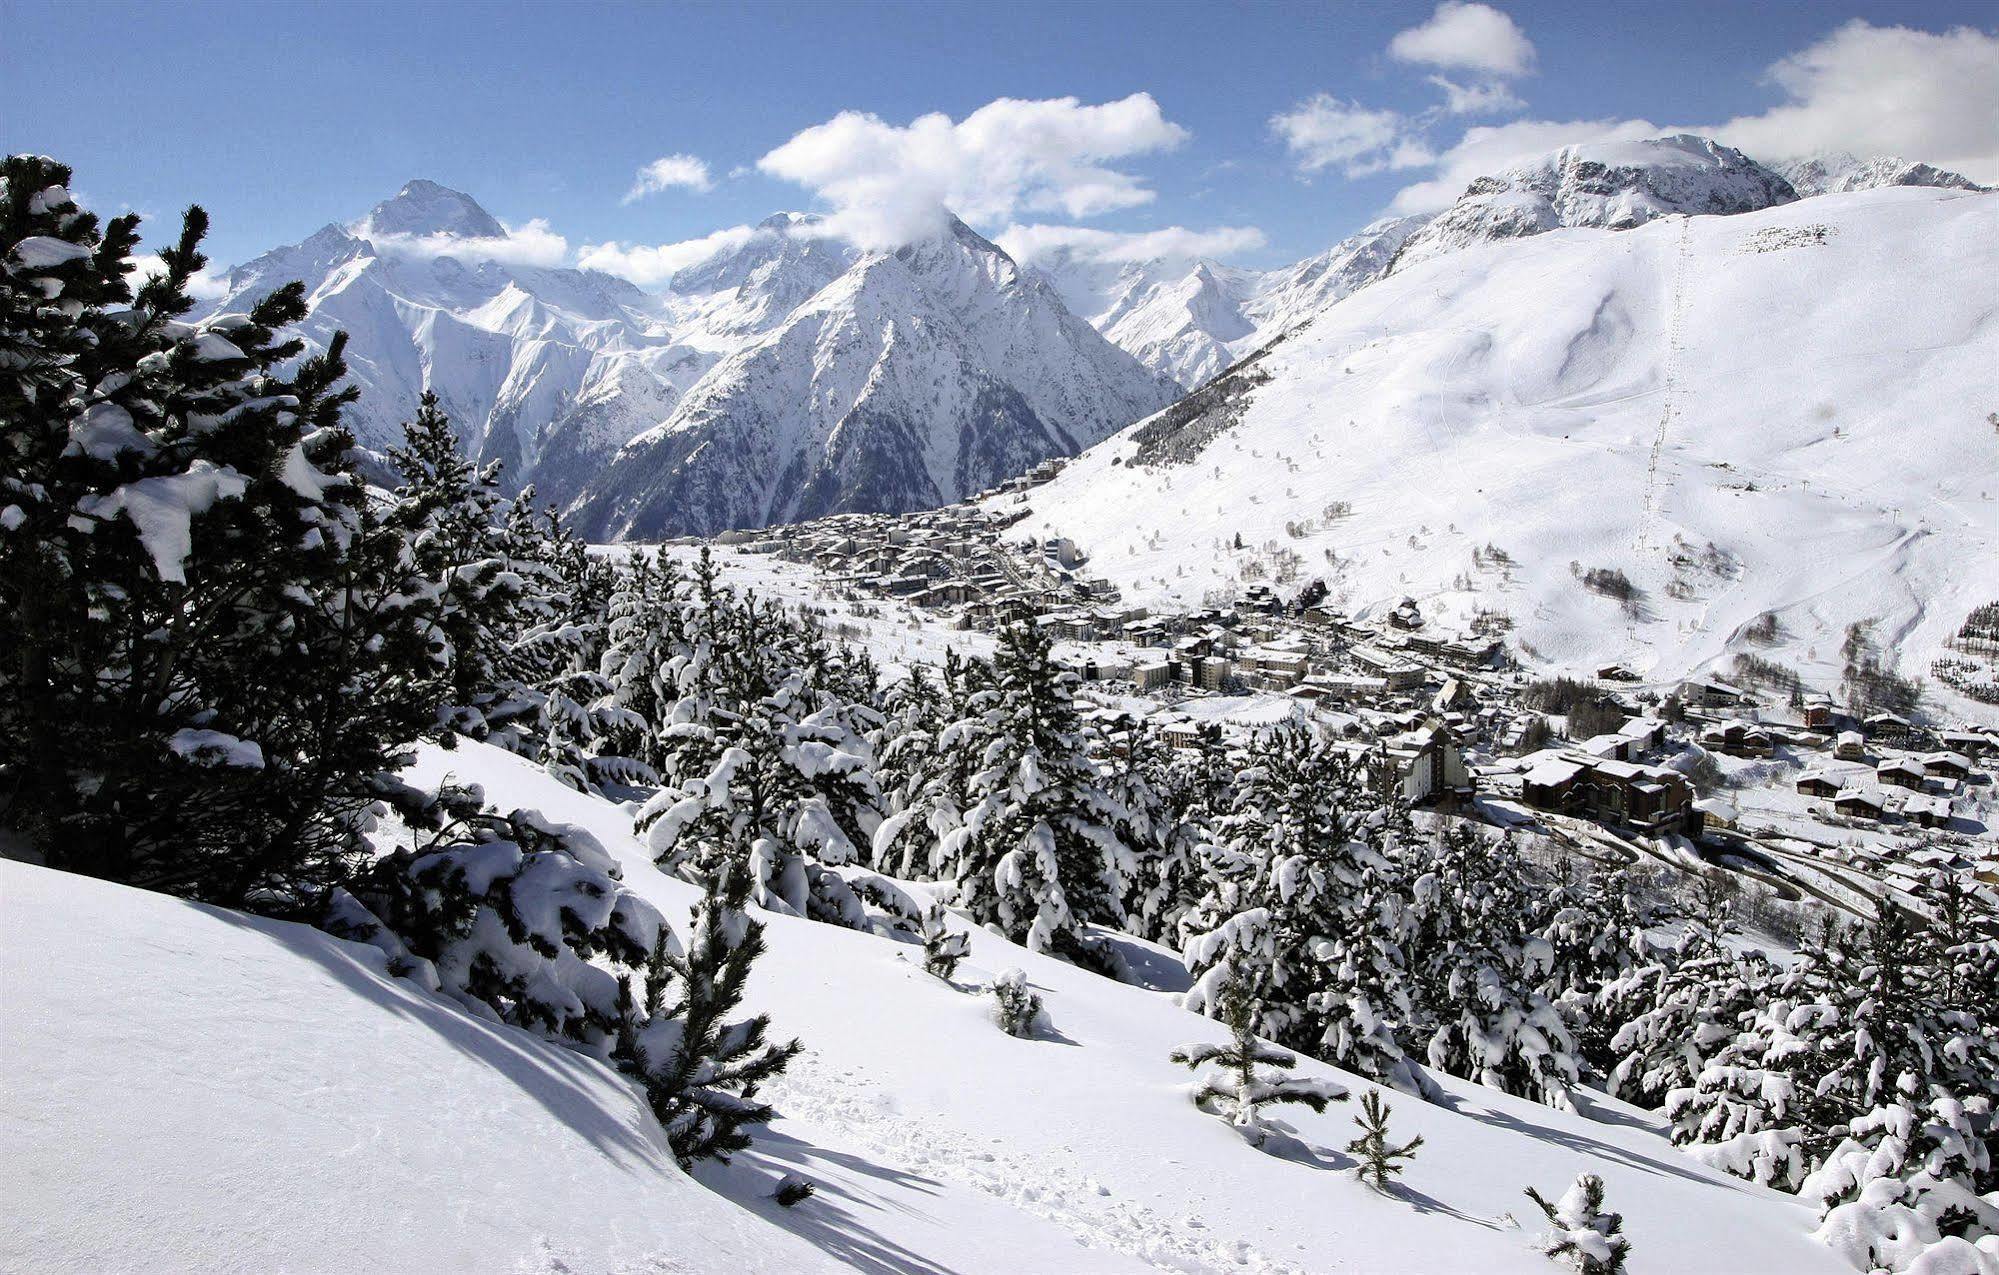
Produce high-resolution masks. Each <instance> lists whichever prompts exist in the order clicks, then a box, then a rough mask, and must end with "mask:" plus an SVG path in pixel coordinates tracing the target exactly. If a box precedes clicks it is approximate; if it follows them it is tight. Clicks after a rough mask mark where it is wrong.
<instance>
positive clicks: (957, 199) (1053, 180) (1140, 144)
mask: <svg viewBox="0 0 1999 1275" xmlns="http://www.w3.org/2000/svg"><path fill="white" fill-rule="evenodd" d="M1187 137H1188V133H1187V130H1186V129H1184V128H1181V127H1180V126H1179V125H1178V124H1175V123H1173V122H1172V121H1170V120H1168V119H1167V118H1166V117H1165V115H1164V114H1163V113H1162V112H1161V111H1160V109H1159V104H1158V103H1157V102H1155V101H1154V100H1153V99H1152V96H1151V95H1150V94H1147V93H1134V94H1132V95H1131V96H1130V97H1127V98H1123V99H1120V100H1118V101H1115V102H1105V103H1103V104H1101V105H1096V106H1089V105H1085V104H1083V103H1082V102H1080V101H1078V100H1077V99H1076V98H1073V97H1064V98H1052V99H1048V100H1043V101H1024V100H1021V99H1017V98H1000V99H998V100H996V101H993V102H989V103H987V104H986V105H984V106H982V107H980V108H979V109H978V110H976V111H973V112H972V113H971V114H970V115H967V116H966V117H965V118H964V119H962V120H959V121H955V122H954V121H953V120H952V119H951V118H950V117H949V116H947V115H944V114H942V113H933V114H930V115H924V116H920V117H918V118H917V119H915V120H913V121H911V122H910V123H909V124H908V125H907V126H898V125H894V124H889V123H887V122H885V121H884V120H882V119H881V118H880V117H879V116H876V115H871V114H865V113H862V112H859V111H843V112H841V113H840V114H839V115H836V116H834V117H833V118H832V119H830V120H828V121H826V122H825V123H823V124H817V125H814V126H813V127H811V128H808V129H806V130H804V131H803V132H801V133H798V134H797V135H796V136H794V137H792V138H791V140H790V141H787V142H785V143H784V144H783V145H782V146H779V147H778V148H777V149H775V150H773V151H771V152H770V153H769V154H767V155H765V156H764V157H763V158H762V159H761V160H759V161H758V162H757V167H758V168H760V169H762V170H763V171H764V172H765V173H768V174H770V175H771V176H773V177H779V178H782V179H784V180H786V181H790V182H795V183H797V184H798V185H801V186H804V187H806V188H807V189H809V190H811V191H812V192H813V193H814V194H816V195H818V196H819V197H820V198H821V199H824V200H825V201H827V202H828V203H830V204H831V205H832V206H833V213H832V215H831V216H830V217H829V218H827V221H826V229H827V231H828V232H829V233H832V234H836V235H840V236H843V237H845V238H847V239H849V240H851V241H852V242H854V243H856V244H858V245H859V246H861V247H863V248H871V249H879V248H889V247H895V246H898V245H900V244H903V243H907V242H909V241H911V240H913V239H917V238H921V237H923V236H924V235H926V234H932V233H935V232H936V231H937V230H938V229H940V228H941V227H942V225H943V224H944V216H945V213H946V210H949V211H950V212H955V213H957V214H958V215H959V216H961V217H964V218H965V219H966V220H967V221H972V222H979V223H984V224H991V223H994V222H997V221H1000V220H1003V219H1005V218H1009V217H1012V216H1014V215H1016V214H1018V213H1022V212H1027V213H1037V212H1039V213H1061V214H1064V215H1066V216H1070V217H1089V216H1094V215H1096V214H1099V213H1105V212H1111V211H1114V210H1116V209H1120V208H1130V207H1133V206H1135V205H1139V204H1144V203H1148V202H1150V201H1151V200H1152V199H1153V198H1154V195H1153V192H1152V191H1151V190H1150V189H1149V188H1147V186H1146V185H1145V184H1144V182H1143V181H1141V180H1140V179H1139V178H1137V177H1135V176H1133V175H1132V174H1130V173H1128V172H1125V171H1123V170H1121V169H1119V168H1115V167H1112V162H1113V161H1118V160H1126V159H1131V158H1133V157H1135V156H1140V155H1147V154H1152V153H1155V152H1158V151H1165V150H1171V149H1173V148H1174V147H1176V146H1178V145H1179V144H1180V143H1181V142H1183V141H1185V140H1186V139H1187Z"/></svg>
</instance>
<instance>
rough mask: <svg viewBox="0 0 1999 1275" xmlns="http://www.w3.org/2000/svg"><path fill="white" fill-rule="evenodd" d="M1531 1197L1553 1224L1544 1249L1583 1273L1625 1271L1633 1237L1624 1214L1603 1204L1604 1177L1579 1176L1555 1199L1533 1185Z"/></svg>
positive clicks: (1603, 1274)
mask: <svg viewBox="0 0 1999 1275" xmlns="http://www.w3.org/2000/svg"><path fill="white" fill-rule="evenodd" d="M1527 1198H1528V1199H1530V1200H1532V1201H1534V1203H1535V1204H1536V1205H1538V1206H1539V1207H1540V1209H1541V1212H1543V1213H1545V1214H1546V1215H1547V1217H1548V1225H1549V1226H1550V1227H1551V1228H1552V1229H1551V1230H1550V1231H1549V1233H1548V1235H1547V1237H1546V1238H1545V1239H1544V1240H1543V1241H1542V1246H1541V1249H1542V1252H1544V1253H1546V1254H1547V1255H1548V1256H1550V1257H1553V1258H1559V1259H1561V1260H1563V1261H1566V1262H1567V1263H1568V1264H1569V1265H1571V1266H1573V1267H1574V1268H1575V1269H1576V1270H1577V1271H1578V1272H1580V1275H1622V1272H1623V1270H1624V1259H1625V1256H1626V1255H1627V1254H1629V1253H1630V1252H1631V1241H1630V1240H1628V1239H1626V1238H1625V1237H1624V1234H1623V1232H1624V1215H1623V1214H1621V1213H1607V1212H1605V1211H1604V1207H1603V1179H1602V1178H1600V1177H1598V1176H1597V1175H1596V1174H1594V1173H1585V1174H1582V1175H1580V1176H1578V1177H1577V1178H1576V1181H1575V1185H1574V1186H1571V1187H1570V1188H1569V1189H1568V1190H1567V1191H1566V1192H1564V1193H1563V1195H1562V1198H1561V1199H1560V1200H1558V1201H1556V1202H1555V1203H1552V1204H1551V1203H1549V1202H1548V1200H1547V1198H1546V1197H1545V1196H1543V1195H1542V1194H1541V1193H1540V1192H1539V1191H1536V1190H1535V1189H1534V1188H1533V1187H1531V1186H1530V1187H1528V1188H1527Z"/></svg>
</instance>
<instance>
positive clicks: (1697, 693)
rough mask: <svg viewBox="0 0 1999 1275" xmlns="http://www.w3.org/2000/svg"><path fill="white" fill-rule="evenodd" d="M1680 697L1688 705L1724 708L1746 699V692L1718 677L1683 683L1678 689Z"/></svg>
mask: <svg viewBox="0 0 1999 1275" xmlns="http://www.w3.org/2000/svg"><path fill="white" fill-rule="evenodd" d="M1680 696H1681V698H1682V699H1684V700H1686V701H1687V702H1688V703H1691V704H1700V705H1702V706H1704V707H1707V708H1725V707H1728V706H1729V705H1732V704H1740V703H1741V702H1742V701H1743V700H1744V699H1746V698H1748V695H1747V692H1745V691H1744V690H1743V689H1742V688H1741V687H1739V686H1736V685H1734V684H1733V683H1730V682H1724V681H1722V680H1721V679H1720V678H1718V677H1710V678H1707V679H1705V680H1703V681H1698V682H1687V683H1684V684H1682V685H1681V687H1680Z"/></svg>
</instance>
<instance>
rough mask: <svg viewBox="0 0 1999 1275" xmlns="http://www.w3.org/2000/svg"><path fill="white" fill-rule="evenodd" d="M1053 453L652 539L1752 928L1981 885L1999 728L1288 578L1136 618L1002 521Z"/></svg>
mask: <svg viewBox="0 0 1999 1275" xmlns="http://www.w3.org/2000/svg"><path fill="white" fill-rule="evenodd" d="M1063 464H1064V462H1063V461H1062V460H1060V459H1057V460H1050V461H1047V462H1044V463H1042V464H1041V465H1040V466H1038V467H1036V468H1035V469H1034V470H1032V471H1030V472H1029V473H1027V474H1024V475H1022V476H1021V477H1019V478H1016V479H1013V480H1011V481H1010V482H1009V483H1007V484H1005V485H1003V486H1001V487H999V488H996V489H994V490H992V491H988V492H982V493H980V494H979V495H978V496H975V497H973V498H971V499H968V500H965V501H961V502H958V503H956V504H953V505H949V506H945V507H943V508H940V509H934V510H927V511H922V512H918V513H911V514H902V515H885V514H839V515H834V516H831V517H827V518H822V519H819V520H816V521H812V522H805V523H799V524H793V525H786V526H775V527H766V528H762V529H759V530H755V531H745V532H731V533H724V534H723V535H721V536H719V537H715V538H714V539H712V540H711V541H707V542H700V541H696V540H692V539H689V540H685V541H681V542H678V543H677V544H669V545H668V546H667V547H666V549H667V552H669V553H679V554H691V553H693V552H696V546H697V545H701V546H703V547H711V546H712V548H713V550H714V552H715V553H716V555H717V560H718V562H719V563H720V565H721V567H722V570H723V571H724V573H725V575H728V576H731V577H732V578H737V579H741V580H743V581H744V582H745V583H754V585H755V586H756V587H758V588H760V589H763V590H767V591H769V592H771V593H773V594H776V595H778V596H782V597H786V598H788V599H789V600H791V601H792V602H794V603H797V604H800V605H803V606H805V607H807V608H808V609H811V610H814V611H817V612H819V613H820V614H821V616H822V619H823V620H824V622H826V623H827V624H828V625H829V626H830V627H832V628H833V629H834V630H835V631H836V632H837V633H839V634H840V635H841V636H843V637H845V638H848V639H850V640H858V641H860V642H861V643H862V644H863V645H864V646H867V647H868V648H869V649H870V650H871V651H873V652H874V653H875V654H876V657H877V658H878V659H879V660H881V661H882V662H884V663H885V664H887V665H894V664H897V663H900V662H925V661H932V660H935V659H937V658H941V654H942V651H943V650H944V649H945V648H946V647H957V648H959V649H961V650H962V651H965V652H967V653H988V652H989V650H990V646H991V641H992V638H991V635H992V634H993V633H995V632H996V631H997V630H998V629H999V628H1000V627H1001V626H1002V625H1004V624H1006V623H1009V622H1012V621H1015V620H1024V621H1029V622H1032V623H1034V624H1037V625H1040V626H1042V627H1043V628H1044V630H1045V631H1046V633H1047V634H1048V636H1049V638H1050V639H1051V642H1052V643H1053V644H1054V650H1055V658H1056V659H1057V661H1058V662H1059V663H1061V664H1062V665H1064V666H1065V667H1067V668H1068V669H1069V670H1070V671H1072V672H1073V673H1074V674H1076V676H1077V678H1078V679H1079V683H1080V686H1079V698H1080V699H1081V700H1082V701H1083V703H1084V704H1085V705H1086V707H1087V709H1088V715H1090V716H1091V717H1093V718H1095V719H1096V720H1097V722H1098V725H1099V726H1100V728H1101V735H1102V738H1103V739H1104V740H1105V746H1106V748H1108V749H1111V750H1117V749H1119V748H1121V747H1122V746H1123V745H1122V744H1121V743H1120V742H1119V741H1120V740H1121V739H1122V738H1123V737H1124V734H1125V732H1127V731H1130V730H1132V729H1144V730H1148V731H1151V732H1153V733H1154V734H1155V735H1156V738H1157V739H1158V741H1159V742H1161V743H1162V744H1164V745H1165V746H1167V747H1170V748H1176V749H1200V748H1208V747H1222V748H1227V747H1230V746H1234V745H1240V744H1242V743H1244V742H1246V741H1247V740H1248V739H1249V738H1251V737H1253V736H1254V735H1256V734H1257V733H1259V732H1261V731H1264V730H1268V729H1270V728H1271V727H1273V726H1276V725H1278V724H1281V723H1285V722H1298V723H1306V724H1310V725H1311V726H1312V727H1313V728H1314V729H1315V730H1317V731H1318V732H1319V733H1321V734H1324V735H1326V736H1328V737H1330V738H1334V739H1338V740H1341V741H1343V742H1344V743H1345V744H1346V745H1347V746H1348V747H1350V748H1352V749H1353V750H1354V751H1355V752H1356V753H1369V754H1373V755H1376V756H1378V757H1381V758H1385V759H1386V760H1387V761H1388V762H1389V763H1390V765H1391V766H1392V767H1393V771H1394V782H1395V784H1396V787H1397V790H1398V791H1399V794H1400V796H1401V798H1402V799H1403V800H1405V801H1406V802H1408V803H1409V805H1410V806H1411V807H1412V808H1414V809H1416V810H1418V811H1419V812H1420V811H1435V812H1442V813H1449V814H1454V815H1458V816H1461V817H1467V818H1472V819H1476V820H1479V821H1482V822H1485V823H1488V824H1491V825H1496V826H1499V827H1503V828H1509V829H1513V830H1516V832H1518V833H1519V834H1520V835H1522V836H1523V837H1527V838H1529V839H1534V840H1537V841H1538V842H1539V843H1541V844H1542V845H1543V846H1544V847H1545V848H1548V849H1549V850H1550V851H1551V852H1552V853H1556V854H1560V853H1577V854H1580V855H1582V856H1584V857H1586V858H1590V859H1594V860H1595V861H1598V862H1603V863H1619V862H1621V863H1638V864H1648V863H1649V864H1651V865H1653V866H1657V867H1662V868H1675V867H1677V868H1686V867H1691V866H1694V865H1695V864H1697V863H1700V862H1706V863H1712V864H1719V865H1722V866H1725V867H1728V868H1730V869H1732V870H1733V871H1734V873H1735V874H1736V879H1737V880H1738V881H1739V882H1740V883H1741V885H1742V887H1743V893H1744V898H1745V906H1746V908H1747V910H1750V911H1752V912H1754V913H1756V914H1757V915H1759V916H1760V917H1761V919H1762V921H1763V923H1764V924H1765V925H1766V926H1767V927H1769V928H1772V929H1777V930H1785V929H1789V928H1791V926H1792V925H1794V924H1795V923H1796V920H1797V918H1798V917H1799V916H1800V915H1802V913H1800V912H1799V911H1797V910H1795V909H1793V908H1790V907H1788V906H1787V905H1788V904H1794V903H1799V902H1802V901H1804V900H1805V899H1807V898H1810V899H1812V900H1815V901H1817V902H1820V903H1830V904H1832V905H1834V906H1838V907H1843V908H1845V909H1847V910H1849V911H1853V910H1858V909H1860V908H1864V907H1865V906H1867V901H1868V900H1870V899H1872V898H1876V897H1879V896H1880V895H1882V894H1883V893H1884V892H1885V891H1891V890H1894V889H1895V888H1896V886H1897V885H1898V883H1902V884H1905V883H1907V882H1910V881H1913V880H1915V879H1916V878H1917V877H1918V876H1919V875H1920V874H1922V873H1923V872H1926V871H1929V870H1932V869H1934V868H1937V867H1940V866H1955V867H1959V868H1964V867H1970V868H1972V869H1974V870H1975V871H1976V872H1977V875H1978V876H1979V877H1980V878H1981V879H1982V880H1984V881H1985V882H1987V883H1988V884H1991V885H1994V886H1995V887H1999V844H1995V842H1994V841H1993V840H1992V839H1991V837H1990V835H1989V830H1990V828H1991V826H1992V822H1993V819H1994V817H1995V815H1999V794H1995V789H1994V784H1993V777H1992V767H1993V766H1995V765H1999V730H1994V729H1992V728H1990V727H1980V726H1976V725H1972V724H1962V725H1960V726H1958V727H1956V728H1948V727H1938V726H1935V725H1932V724H1918V723H1917V722H1915V721H1912V720H1911V719H1910V718H1909V717H1907V716H1903V715H1899V714H1896V713H1893V712H1885V711H1872V712H1865V713H1860V714H1857V715H1856V713H1854V712H1852V711H1849V710H1848V709H1847V708H1846V707H1845V706H1842V705H1839V704H1836V703H1835V702H1834V701H1833V699H1832V698H1830V697H1829V696H1827V695H1824V694H1805V693H1803V692H1802V691H1801V690H1800V689H1799V688H1796V687H1793V688H1791V689H1790V691H1789V692H1786V691H1784V690H1783V689H1781V688H1777V689H1774V690H1773V689H1772V688H1768V687H1765V686H1762V685H1752V684H1749V683H1750V682H1751V681H1752V680H1753V679H1742V680H1727V679H1723V678H1720V677H1702V678H1698V679H1694V680H1689V681H1684V682H1676V683H1672V684H1666V685H1661V684H1648V683H1646V682H1645V681H1643V680H1641V679H1640V678H1639V677H1638V675H1636V674H1634V673H1633V672H1631V671H1629V670H1628V669H1626V668H1624V667H1622V666H1620V665H1610V666H1604V667H1601V668H1598V669H1595V670H1593V674H1594V675H1593V676H1589V677H1572V676H1548V675H1542V674H1537V673H1536V672H1534V671H1532V670H1530V669H1527V668H1524V667H1522V665H1521V663H1520V662H1519V660H1518V659H1517V657H1516V655H1515V654H1514V653H1513V652H1511V651H1510V650H1509V649H1508V646H1507V644H1506V642H1505V634H1504V628H1505V626H1504V625H1481V624H1477V623H1476V622H1475V623H1474V625H1473V626H1472V627H1473V628H1474V629H1476V630H1477V631H1442V626H1440V625H1438V624H1436V623H1433V622H1432V621H1431V620H1429V619H1427V618H1426V617H1425V615H1424V614H1423V610H1422V608H1421V606H1420V605H1419V604H1418V603H1417V602H1416V601H1414V600H1410V599H1403V600H1402V601H1401V602H1400V603H1399V604H1398V605H1396V606H1394V607H1392V608H1387V609H1385V610H1383V611H1381V613H1379V614H1375V615H1369V616H1367V617H1366V618H1356V617H1354V616H1349V615H1347V614H1344V613H1342V612H1341V611H1340V610H1338V609H1336V608H1334V607H1332V606H1330V605H1328V604H1327V602H1326V600H1325V598H1324V597H1323V596H1322V595H1323V589H1315V588H1314V587H1313V586H1312V585H1310V584H1309V583H1308V584H1307V585H1306V586H1305V587H1304V589H1303V590H1302V591H1299V590H1291V591H1290V592H1292V593H1293V594H1294V596H1293V597H1291V598H1289V599H1287V598H1286V597H1285V596H1283V594H1284V591H1281V590H1280V589H1278V588H1277V587H1274V586H1273V585H1271V584H1269V583H1264V582H1259V583H1250V584H1248V585H1246V586H1245V587H1243V588H1242V589H1241V590H1240V591H1239V592H1237V593H1236V594H1235V596H1233V597H1232V598H1230V599H1227V600H1225V601H1224V600H1220V599H1217V600H1216V603H1217V604H1216V605H1211V606H1204V607H1202V608H1199V609H1195V610H1187V611H1179V612H1172V613H1161V612H1158V611H1154V610H1150V609H1148V608H1147V607H1144V606H1139V605H1133V604H1130V603H1128V602H1126V601H1124V600H1123V599H1122V598H1121V597H1120V593H1119V590H1118V588H1117V587H1116V586H1115V585H1114V584H1112V583H1110V582H1109V581H1107V580H1104V579H1101V578H1098V577H1095V576H1093V575H1092V574H1091V573H1090V570H1089V559H1088V556H1087V553H1086V552H1085V550H1084V549H1083V547H1081V546H1079V545H1077V544H1075V543H1074V542H1072V541H1070V540H1067V539H1060V538H1051V539H1045V540H1037V539H1035V538H1033V537H1030V536H1023V535H1020V534H1018V533H1017V532H1015V530H1014V528H1015V525H1016V524H1017V523H1018V522H1019V521H1020V519H1021V517H1022V514H1021V513H1020V512H1017V511H1016V510H1017V509H1018V506H1016V505H1014V504H1013V503H1012V502H1011V501H1008V500H1005V499H1003V498H1004V497H1008V496H1011V495H1013V494H1015V493H1018V492H1021V491H1024V490H1026V489H1029V488H1031V487H1034V486H1036V485H1039V484H1041V483H1044V482H1046V481H1048V480H1049V479H1050V478H1052V477H1053V476H1054V475H1055V474H1056V473H1058V472H1059V471H1060V469H1061V468H1062V466H1063ZM1315 595H1316V596H1315ZM912 652H914V653H913V654H912Z"/></svg>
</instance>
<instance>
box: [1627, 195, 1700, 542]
mask: <svg viewBox="0 0 1999 1275" xmlns="http://www.w3.org/2000/svg"><path fill="white" fill-rule="evenodd" d="M1692 245H1693V219H1692V218H1691V217H1684V216H1683V217H1681V218H1680V236H1679V241H1678V243H1677V245H1676V247H1675V251H1674V258H1673V295H1672V298H1671V300H1670V301H1669V302H1668V304H1667V307H1666V359H1665V362H1666V369H1665V375H1664V377H1663V378H1662V381H1663V384H1662V386H1661V393H1660V406H1659V428H1658V431H1657V432H1656V433H1655V434H1654V435H1653V438H1652V454H1651V456H1650V458H1649V459H1648V460H1647V462H1646V465H1645V499H1644V502H1643V505H1642V512H1641V513H1640V515H1639V519H1638V540H1637V544H1636V546H1635V547H1636V548H1637V550H1638V551H1639V552H1641V553H1642V552H1644V550H1645V548H1646V546H1647V545H1648V544H1649V543H1650V542H1651V539H1652V524H1653V522H1654V520H1655V519H1656V518H1657V517H1658V513H1659V505H1660V503H1661V500H1660V497H1661V493H1660V491H1659V463H1660V460H1661V458H1662V457H1663V456H1664V454H1665V450H1666V435H1667V432H1668V430H1669V429H1670V428H1671V426H1672V422H1673V412H1674V408H1675V400H1676V398H1677V396H1678V390H1679V353H1680V341H1681V336H1682V333H1681V327H1682V325H1683V323H1684V321H1685V318H1684V316H1685V306H1686V283H1687V262H1688V260H1689V258H1691V256H1692V255H1693V246H1692Z"/></svg>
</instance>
